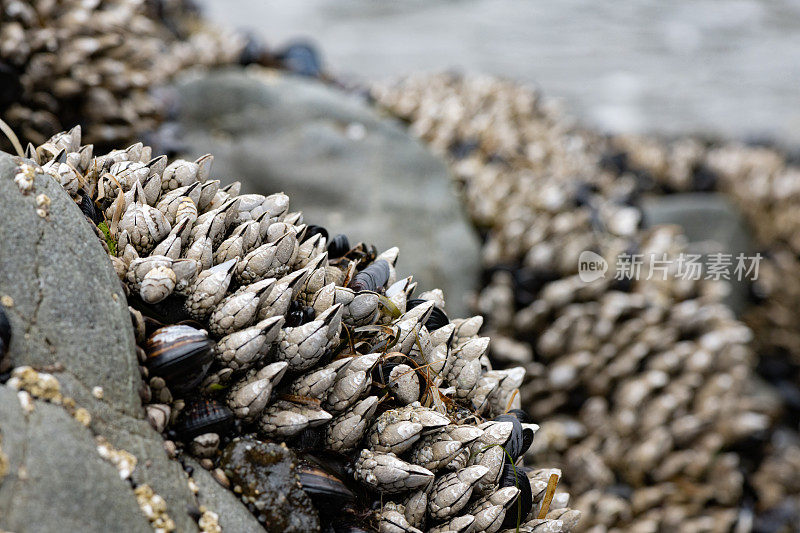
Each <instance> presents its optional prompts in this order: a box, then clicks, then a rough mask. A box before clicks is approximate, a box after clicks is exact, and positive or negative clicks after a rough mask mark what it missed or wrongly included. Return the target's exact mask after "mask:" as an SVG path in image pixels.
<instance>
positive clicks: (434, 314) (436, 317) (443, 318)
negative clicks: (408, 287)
mask: <svg viewBox="0 0 800 533" xmlns="http://www.w3.org/2000/svg"><path fill="white" fill-rule="evenodd" d="M426 301H427V300H423V299H421V298H414V299H413V300H409V301H408V302H406V311H408V310H410V309H414V308H415V307H416V306H418V305H420V304H424V303H425V302H426ZM449 323H450V319H449V318H447V315H446V314H445V313H444V311H442V310H441V308H439V306H437V305H434V306H433V309H432V310H431V314H430V316H429V317H428V320H426V321H425V327H426V328H428V331H434V330H437V329H439V328H443V327H445V326H446V325H447V324H449Z"/></svg>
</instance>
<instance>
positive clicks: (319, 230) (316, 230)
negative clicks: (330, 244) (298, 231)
mask: <svg viewBox="0 0 800 533" xmlns="http://www.w3.org/2000/svg"><path fill="white" fill-rule="evenodd" d="M317 234H319V235H322V236H323V237H325V240H326V241H327V240H328V230H326V229H325V228H323V227H322V226H317V225H315V224H309V225H308V226H307V227H306V234H305V236H304V237H303V240H304V241H307V240H308V239H310V238H311V237H313V236H314V235H317Z"/></svg>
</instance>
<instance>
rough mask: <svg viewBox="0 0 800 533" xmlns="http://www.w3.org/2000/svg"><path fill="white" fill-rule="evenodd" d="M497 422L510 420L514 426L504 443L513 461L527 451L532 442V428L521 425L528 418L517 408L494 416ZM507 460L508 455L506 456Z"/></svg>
mask: <svg viewBox="0 0 800 533" xmlns="http://www.w3.org/2000/svg"><path fill="white" fill-rule="evenodd" d="M494 420H495V421H497V422H511V423H512V424H513V426H514V428H513V429H512V431H511V436H510V437H509V438H508V441H507V442H506V444H505V449H506V451H507V452H508V454H509V455H510V456H511V459H512V460H513V461H516V460H517V459H518V458H519V457H521V456H522V455H524V454H525V452H526V451H528V448H530V447H531V444H533V430H532V429H530V428H524V427H522V423H523V422H526V423H527V421H528V420H529V418H528V415H527V413H525V412H524V411H521V410H519V409H514V410H512V411H510V412H509V413H506V414H502V415H499V416H496V417H495V418H494ZM506 462H508V457H506Z"/></svg>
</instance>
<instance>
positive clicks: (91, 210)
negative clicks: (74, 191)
mask: <svg viewBox="0 0 800 533" xmlns="http://www.w3.org/2000/svg"><path fill="white" fill-rule="evenodd" d="M78 196H80V197H81V211H83V214H84V215H86V216H87V217H88V218H89V220H91V221H92V222H94V225H95V226H96V225H98V224H100V223H101V222H102V221H103V215H101V214H100V212H99V211H98V210H97V209H96V208H95V206H94V202H93V201H92V199H91V198H90V197H89V195H88V194H86V191H84V190H83V189H78Z"/></svg>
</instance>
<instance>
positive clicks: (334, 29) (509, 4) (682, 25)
mask: <svg viewBox="0 0 800 533" xmlns="http://www.w3.org/2000/svg"><path fill="white" fill-rule="evenodd" d="M201 3H204V4H205V5H206V6H207V10H208V13H209V14H210V15H211V16H213V17H214V18H215V19H217V20H218V21H220V22H221V23H223V24H225V25H228V26H231V27H240V28H250V29H252V30H253V31H254V32H256V33H258V34H260V35H261V36H262V37H263V38H264V39H265V40H266V41H267V43H268V44H270V45H272V46H275V45H280V44H283V43H285V42H287V41H288V40H290V39H292V38H296V37H311V38H313V39H314V40H315V41H316V42H317V43H318V44H319V46H320V48H321V50H322V53H323V55H324V58H325V60H326V62H327V64H328V66H329V67H330V68H331V69H332V70H333V71H334V72H340V73H346V74H351V75H355V76H356V77H358V78H362V79H383V78H387V77H393V76H398V75H401V74H403V73H408V72H415V71H420V70H442V69H447V68H459V69H462V70H468V71H479V72H488V73H493V74H499V75H503V76H507V77H511V78H515V79H520V80H524V81H527V82H533V83H536V84H537V85H538V86H539V87H541V88H542V89H543V90H545V91H546V93H547V94H548V95H550V96H556V97H560V98H563V99H564V100H565V103H566V108H567V109H568V110H569V111H570V113H572V114H574V115H576V116H577V117H579V118H580V119H581V120H583V121H585V122H586V123H587V124H591V125H594V126H597V127H599V128H601V129H603V130H608V131H615V132H620V131H627V132H661V133H668V134H669V133H674V134H677V133H686V132H703V133H711V134H716V135H724V136H726V137H737V138H771V139H774V140H778V141H781V142H783V143H785V144H789V145H791V146H793V147H797V146H800V1H798V0H770V1H766V0H699V1H693V2H689V1H671V2H664V1H663V0H641V1H636V2H625V3H622V2H597V1H596V0H558V1H547V2H543V1H531V0H452V1H422V0H409V1H403V2H378V1H375V0H338V1H333V0H329V1H322V0H304V1H302V2H290V1H288V0H284V1H275V0H202V2H201Z"/></svg>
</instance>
